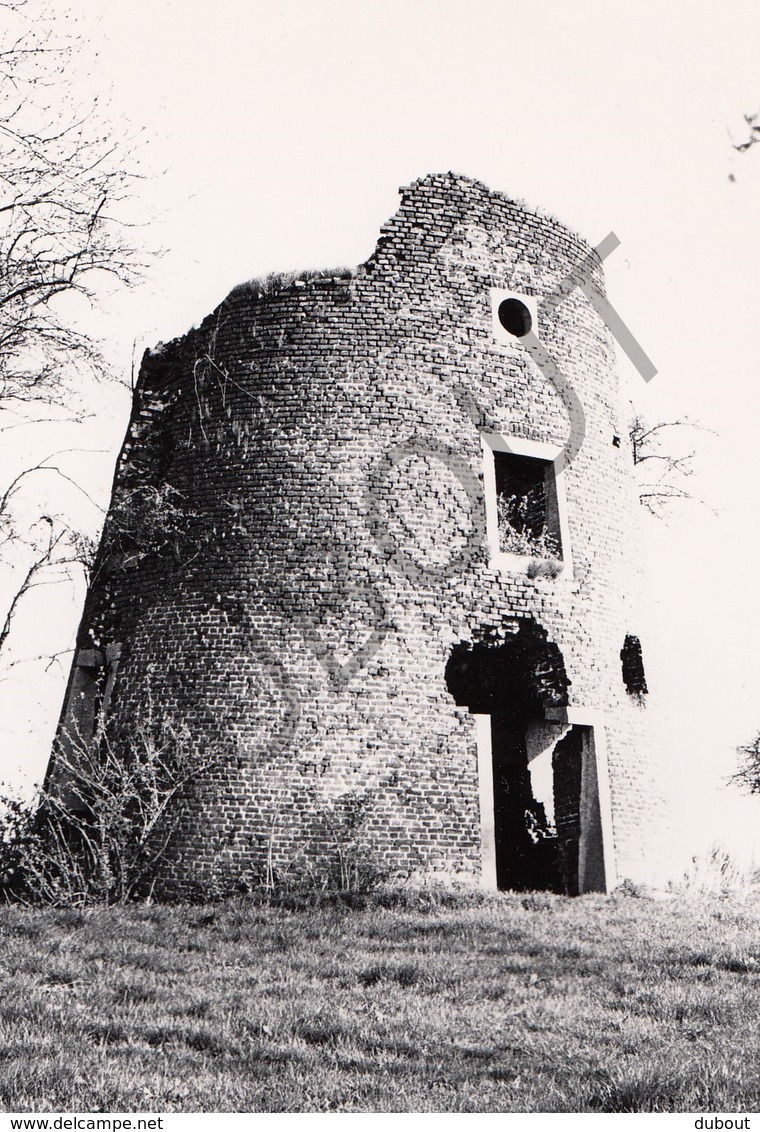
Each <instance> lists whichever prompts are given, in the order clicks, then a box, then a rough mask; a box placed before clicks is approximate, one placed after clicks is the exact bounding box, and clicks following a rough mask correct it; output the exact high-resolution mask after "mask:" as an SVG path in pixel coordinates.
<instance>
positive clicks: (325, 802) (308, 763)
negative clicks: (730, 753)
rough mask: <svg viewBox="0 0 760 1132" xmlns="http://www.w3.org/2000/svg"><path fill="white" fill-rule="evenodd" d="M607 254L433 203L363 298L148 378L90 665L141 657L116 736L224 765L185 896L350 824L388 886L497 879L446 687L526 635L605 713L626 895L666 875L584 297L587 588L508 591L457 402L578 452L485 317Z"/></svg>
mask: <svg viewBox="0 0 760 1132" xmlns="http://www.w3.org/2000/svg"><path fill="white" fill-rule="evenodd" d="M588 254H589V247H588V246H587V245H586V244H585V243H584V242H583V241H581V240H580V239H579V238H578V237H576V236H575V235H573V234H572V233H570V232H569V231H568V230H567V229H565V228H564V227H563V226H562V225H561V224H559V223H558V222H557V221H555V220H553V219H552V218H550V217H547V216H544V215H539V214H537V213H536V212H534V211H531V210H530V209H528V208H527V207H525V206H524V205H522V204H520V203H518V202H515V201H512V200H510V199H508V198H507V197H505V196H503V195H501V194H498V193H494V192H491V191H490V190H488V189H487V188H486V186H484V185H482V184H481V183H479V182H476V181H472V180H469V179H466V178H462V177H458V176H455V175H452V174H446V175H436V176H428V177H425V178H423V179H421V180H420V181H418V182H416V183H415V184H413V185H412V186H410V187H409V188H407V189H404V190H402V199H401V205H400V208H399V211H398V212H397V214H396V215H395V216H394V217H393V218H392V219H391V220H390V221H389V222H388V223H387V224H386V225H384V227H383V228H382V230H381V234H380V239H379V242H378V245H377V248H376V250H375V253H374V254H373V256H372V257H371V259H370V260H369V261H368V262H367V263H365V264H363V265H362V266H360V267H359V268H358V269H357V270H356V272H355V273H354V274H353V275H352V276H346V277H325V278H321V277H320V278H314V279H310V280H301V281H298V280H294V281H290V282H288V281H287V280H285V281H283V282H282V284H281V286H280V287H277V286H275V287H273V288H272V287H270V288H269V289H268V290H267V291H266V293H264V290H265V289H263V288H262V287H260V286H259V285H258V284H255V283H253V284H250V285H243V286H240V287H237V288H236V289H235V290H234V291H233V292H232V293H231V294H230V295H229V296H228V298H227V299H226V300H225V301H224V302H223V303H222V304H221V306H220V307H219V308H218V309H217V310H216V311H215V312H214V313H213V314H212V315H210V316H209V317H208V318H207V319H206V320H205V321H204V323H203V324H202V325H201V326H200V327H199V328H198V329H196V330H193V331H191V332H190V333H189V334H188V335H186V336H185V337H183V338H181V339H177V340H175V341H173V342H170V343H168V344H167V345H162V346H159V347H158V348H157V349H156V350H154V351H152V352H149V353H147V354H146V356H145V358H144V361H143V366H142V371H141V375H140V380H139V384H138V388H137V391H136V395H135V405H134V412H133V416H132V420H131V423H130V426H129V430H128V434H127V438H126V441H125V445H124V449H123V451H122V454H121V457H120V461H119V464H118V467H117V473H116V480H115V489H114V498H113V502H112V512H111V516H110V518H109V520H108V522H107V524H106V529H105V532H104V539H103V545H102V547H101V552H100V556H99V559H98V563H97V566H96V572H95V577H94V580H93V584H92V586H91V590H90V594H89V596H88V600H87V604H86V609H85V613H84V618H83V622H82V629H81V633H80V640H79V644H80V647H82V648H92V647H100V648H103V647H105V645H107V644H109V643H113V642H121V643H122V644H123V649H122V654H121V660H120V666H119V670H118V677H117V680H116V682H115V686H114V688H113V691H112V695H111V698H110V704H109V712H110V715H111V718H112V721H113V722H116V723H118V722H121V723H122V724H123V723H125V722H128V721H129V720H130V719H134V718H142V719H144V718H146V716H148V715H150V716H151V717H152V718H154V719H156V720H157V719H158V718H159V717H160V718H161V719H173V720H179V721H182V722H184V723H186V724H187V726H188V727H189V729H190V733H191V735H192V736H193V741H194V742H196V743H198V744H200V745H204V746H213V745H219V746H220V749H222V748H223V749H224V751H225V752H226V759H225V761H224V762H223V764H222V765H220V767H219V769H217V770H216V771H214V772H212V773H210V774H209V775H208V776H207V778H206V780H205V781H204V782H203V783H202V784H200V786H199V787H198V789H197V791H196V793H195V795H194V797H193V799H192V801H191V805H190V807H189V808H188V809H187V811H186V813H185V816H184V818H183V823H182V826H181V829H180V832H179V835H178V837H177V838H176V841H175V844H174V847H173V854H172V856H171V859H170V861H169V862H168V863H167V865H166V867H165V870H164V875H163V879H162V884H163V886H164V890H165V891H174V892H177V891H180V892H189V891H195V890H199V889H200V890H203V889H206V890H209V889H220V890H221V889H225V888H226V887H231V886H234V885H235V884H236V883H237V882H238V881H239V880H241V879H243V880H247V881H248V882H249V883H250V882H252V881H253V880H255V879H256V877H260V876H261V875H262V873H263V871H264V869H265V868H266V867H267V862H268V863H269V866H270V867H271V868H274V869H279V870H280V871H281V872H282V871H287V870H289V869H291V870H292V869H295V868H305V867H308V862H309V861H311V862H314V861H317V860H320V861H322V860H324V859H327V858H328V857H329V856H330V854H331V853H332V854H333V855H334V849H335V844H336V842H337V841H339V840H340V838H341V837H344V836H348V835H347V834H346V832H345V827H346V825H349V826H351V837H353V838H354V839H356V840H360V841H361V842H362V844H363V845H364V846H365V847H367V850H368V852H369V853H370V855H371V857H372V860H373V861H374V862H375V863H376V865H377V866H378V867H382V868H388V869H390V870H396V871H397V872H400V873H401V874H403V875H408V874H409V873H414V872H425V873H431V872H432V873H438V874H441V875H446V876H451V875H455V876H461V877H476V876H477V875H478V873H479V869H480V843H479V836H480V835H479V814H478V781H477V762H476V745H475V728H474V720H473V718H472V716H471V715H470V714H469V712H468V711H467V709H466V707H462V706H457V705H456V704H455V702H454V699H453V697H452V695H451V694H450V692H449V691H448V689H447V686H446V680H445V669H446V665H447V662H448V660H449V658H450V656H451V654H452V650H453V649H454V648H455V647H456V646H462V645H463V644H466V643H468V642H472V641H474V640H482V639H483V637H484V634H485V635H487V634H488V633H492V634H496V635H497V636H498V635H499V633H500V632H502V631H503V629H504V626H507V625H511V624H513V623H514V621H515V619H528V618H533V619H534V620H535V622H536V623H537V624H538V625H540V626H541V627H542V629H543V630H544V631H545V632H546V634H547V637H548V640H549V641H550V642H552V644H553V645H556V646H557V647H558V648H559V650H560V651H561V654H562V657H563V659H564V665H565V670H566V673H567V676H568V678H569V680H570V686H569V690H568V694H567V698H568V703H569V704H570V706H573V705H578V706H582V707H584V708H590V709H594V710H597V711H600V712H604V713H606V719H607V722H608V742H609V762H610V785H611V792H612V806H613V824H614V830H615V843H616V844H615V848H616V853H617V858H618V867H619V872H620V874H621V875H627V874H628V873H631V874H634V873H635V874H637V875H639V876H641V875H642V874H646V873H647V872H648V871H650V870H651V868H652V853H653V852H654V851H655V850H654V848H653V846H654V845H655V840H654V834H655V831H656V830H657V828H658V827H659V826H660V825H661V824H662V808H661V803H659V802H658V801H657V797H658V796H657V791H656V789H655V785H656V781H657V758H658V755H657V752H656V745H655V744H654V742H653V740H652V737H651V736H650V735H648V733H647V732H648V729H650V730H651V726H650V722H649V720H648V717H647V709H646V706H645V704H643V703H642V702H640V701H639V700H638V699H637V700H634V699H632V698H631V697H630V696H629V695H627V693H626V689H625V687H624V684H623V681H622V676H621V661H620V650H621V648H622V646H623V642H624V640H625V637H626V634H627V633H634V634H639V635H642V639H643V634H641V622H640V619H639V618H640V614H639V609H640V605H641V598H640V592H639V591H640V586H639V581H640V580H639V576H638V565H637V563H638V554H637V543H636V537H637V536H636V522H637V514H636V509H637V501H636V497H635V488H634V483H633V474H632V472H633V469H632V459H631V454H630V451H629V449H628V447H627V445H626V443H622V444H621V445H620V446H616V445H615V444H613V437H625V436H626V434H627V430H626V426H625V421H624V419H623V417H621V415H620V409H619V405H618V388H617V379H616V375H615V368H614V352H613V343H612V340H611V337H610V334H609V332H608V331H607V330H606V328H605V327H604V325H603V324H602V322H601V320H600V318H599V316H598V315H597V314H596V312H595V311H594V310H593V308H592V307H591V305H590V304H589V302H588V300H587V299H586V298H585V297H584V295H583V294H582V293H581V292H580V291H579V290H577V289H576V290H574V291H572V292H571V293H570V294H569V295H568V296H567V297H566V299H565V300H564V301H563V302H562V303H561V304H560V305H558V306H557V307H556V309H555V310H554V312H553V313H552V315H551V316H550V317H549V318H545V319H544V320H543V322H542V324H541V325H540V327H539V332H540V337H541V339H542V341H543V342H544V344H545V346H546V348H547V349H548V351H549V352H550V354H551V355H552V357H553V358H554V359H555V360H556V362H557V363H558V364H559V366H560V368H561V371H562V373H563V375H564V376H565V377H566V379H567V380H568V381H569V382H570V384H571V385H572V387H573V389H574V390H575V392H576V393H577V395H578V397H579V398H580V400H581V403H582V404H583V406H584V410H585V413H586V419H587V428H586V435H585V439H584V442H583V445H582V447H581V449H580V451H579V453H578V455H577V457H576V458H575V460H574V461H573V463H572V464H571V465H570V466H569V468H568V469H567V471H566V473H565V481H566V494H567V522H568V528H569V531H570V537H571V541H572V555H573V566H574V569H573V576H572V578H568V577H564V576H562V575H560V576H559V577H557V578H547V577H538V578H535V579H531V578H529V577H527V576H526V575H525V574H515V573H509V572H501V571H498V570H495V569H492V568H490V567H489V563H488V557H487V552H486V550H485V548H484V536H485V526H484V524H485V515H484V505H483V472H482V452H481V440H480V435H479V428H478V426H477V424H476V423H474V421H473V418H472V414H471V412H470V413H468V411H467V406H466V404H465V403H464V401H463V398H462V390H463V389H465V390H466V391H468V393H469V394H470V395H471V397H472V398H474V401H475V402H476V403H477V406H478V411H479V412H480V413H482V416H483V419H484V420H487V421H488V427H489V428H491V429H496V430H499V431H502V432H503V433H504V434H510V435H515V436H520V437H523V438H526V439H528V440H532V441H539V442H545V443H552V444H563V443H564V442H565V439H566V436H567V433H568V427H569V426H568V417H567V412H566V410H565V408H564V406H563V404H562V401H561V399H560V397H559V396H558V394H557V392H556V390H555V388H554V387H553V385H552V384H551V382H550V381H549V380H548V379H547V378H546V377H545V376H544V374H543V373H542V372H541V370H540V369H539V368H538V367H537V366H536V364H535V363H534V362H533V361H532V360H531V359H530V357H529V356H528V355H527V353H526V351H525V349H524V347H523V346H522V345H521V344H520V343H519V342H518V341H517V340H515V341H514V343H513V344H509V343H507V344H504V343H502V342H498V341H497V340H496V339H495V337H494V334H493V328H492V316H491V306H490V290H489V289H490V288H492V287H497V288H504V289H510V290H514V291H520V292H523V293H525V294H529V295H534V296H537V297H539V298H540V297H541V296H542V295H545V294H547V292H549V291H550V290H551V289H552V288H553V287H554V286H555V285H556V284H557V283H559V281H560V280H561V279H562V278H563V277H565V276H566V275H567V274H568V273H569V272H571V271H572V270H573V269H574V268H577V265H578V264H579V262H580V261H582V260H583V259H584V258H585V257H586V256H587V255H588ZM595 278H596V282H597V283H598V284H599V285H600V286H601V285H603V283H602V278H601V270H600V268H599V267H598V266H597V268H596V273H595ZM347 815H348V816H347ZM341 822H343V825H341V824H340V823H341Z"/></svg>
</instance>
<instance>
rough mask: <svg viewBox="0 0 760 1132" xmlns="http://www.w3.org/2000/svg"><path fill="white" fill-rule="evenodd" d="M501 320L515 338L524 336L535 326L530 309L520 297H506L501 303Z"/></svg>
mask: <svg viewBox="0 0 760 1132" xmlns="http://www.w3.org/2000/svg"><path fill="white" fill-rule="evenodd" d="M499 322H500V323H501V325H502V326H503V327H504V329H505V330H506V331H507V333H508V334H513V335H514V336H515V338H524V337H525V335H526V334H527V333H528V332H529V330H530V328H531V327H532V326H533V319H532V318H531V315H530V311H529V310H528V308H527V307H526V305H525V303H521V302H520V300H519V299H504V301H503V302H501V303H499Z"/></svg>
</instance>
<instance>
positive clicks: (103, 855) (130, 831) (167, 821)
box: [0, 723, 223, 906]
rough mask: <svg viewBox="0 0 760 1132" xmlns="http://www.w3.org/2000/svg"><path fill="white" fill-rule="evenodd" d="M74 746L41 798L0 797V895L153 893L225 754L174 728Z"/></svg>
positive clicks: (45, 899)
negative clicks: (193, 793) (176, 837)
mask: <svg viewBox="0 0 760 1132" xmlns="http://www.w3.org/2000/svg"><path fill="white" fill-rule="evenodd" d="M67 746H68V748H69V749H68V750H67V752H64V750H63V749H62V748H61V747H59V748H58V749H57V750H56V752H55V755H54V762H53V774H52V776H51V777H50V780H49V782H48V784H47V785H46V786H44V787H42V788H39V789H38V791H37V794H36V796H35V798H34V799H33V800H32V801H31V802H29V803H24V802H20V801H19V800H18V799H15V798H12V797H7V796H6V797H0V891H2V892H3V894H4V895H5V896H6V898H10V899H16V900H21V901H24V902H27V903H35V904H37V903H40V904H53V905H57V906H78V905H83V904H116V903H124V902H126V901H129V900H134V899H136V898H138V897H140V896H146V895H149V894H150V893H151V891H152V887H153V885H154V884H155V880H156V876H157V873H158V866H159V865H160V863H161V861H162V860H164V859H165V858H166V855H167V852H168V850H169V844H170V842H171V838H172V835H173V834H174V832H175V830H176V829H177V826H178V824H179V822H180V820H181V818H182V813H183V805H182V801H183V799H184V798H185V797H186V796H187V793H188V791H189V790H190V788H191V786H192V784H193V783H194V782H195V781H196V780H197V779H198V778H199V776H201V775H202V774H203V773H205V772H206V771H207V770H209V769H211V768H212V767H213V766H215V765H218V764H219V762H220V761H221V759H222V757H223V755H222V754H220V753H219V752H215V753H212V754H209V753H208V752H201V751H198V750H197V749H196V748H195V746H194V744H193V743H192V741H191V738H190V735H189V732H188V731H187V730H186V729H178V728H175V727H173V726H171V725H170V724H167V723H164V724H161V725H159V726H157V727H155V726H149V725H146V726H144V727H140V728H138V729H137V730H135V731H134V732H133V733H132V734H131V735H130V737H129V740H128V741H124V740H123V739H121V741H117V740H116V739H113V740H112V739H109V738H107V737H105V736H102V737H101V738H100V739H99V740H98V741H96V742H93V743H91V744H87V743H85V742H83V741H77V742H74V743H73V744H69V745H67Z"/></svg>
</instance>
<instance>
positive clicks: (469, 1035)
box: [0, 894, 760, 1113]
mask: <svg viewBox="0 0 760 1132" xmlns="http://www.w3.org/2000/svg"><path fill="white" fill-rule="evenodd" d="M759 928H760V907H758V908H757V911H755V910H753V906H748V905H741V904H731V903H729V902H727V901H717V900H714V901H712V902H701V903H700V902H691V903H688V902H685V901H682V900H669V901H660V902H655V901H649V900H641V899H636V898H632V897H612V898H604V897H581V898H578V899H574V900H573V899H567V898H564V897H557V896H547V895H543V894H536V895H533V894H527V895H522V896H521V895H518V894H504V895H501V896H498V897H496V896H494V897H489V898H476V897H471V898H466V897H461V898H457V899H453V898H452V899H450V900H443V899H442V898H441V897H436V898H425V897H424V896H419V895H418V896H416V897H412V898H409V899H408V900H407V901H406V906H405V901H404V900H402V899H400V898H397V899H396V901H395V902H393V903H392V906H390V907H383V906H380V905H378V904H377V902H375V901H373V902H372V903H370V904H369V905H368V906H367V907H365V908H362V909H350V908H348V907H347V906H346V905H344V904H340V903H332V904H327V905H324V906H322V907H317V908H311V909H302V910H287V909H286V908H283V907H257V906H255V905H252V904H234V905H232V904H228V905H224V906H219V907H216V908H212V907H208V908H199V907H182V908H172V907H159V906H147V907H146V906H134V907H130V908H110V909H94V910H92V911H84V912H80V911H74V910H66V911H55V910H49V909H47V910H29V909H23V908H18V907H6V908H2V909H0V978H1V980H2V982H1V988H2V989H1V991H0V994H1V996H2V997H1V999H0V1018H1V1021H0V1104H1V1105H2V1108H3V1110H4V1111H6V1112H7V1111H22V1112H30V1111H46V1110H50V1111H93V1110H99V1111H125V1110H126V1111H132V1112H135V1111H159V1112H170V1111H197V1110H201V1111H208V1112H214V1111H222V1112H224V1111H249V1112H259V1111H264V1112H323V1111H343V1112H386V1111H397V1112H417V1111H429V1112H432V1111H435V1112H512V1111H537V1112H552V1111H574V1112H578V1111H607V1112H610V1111H612V1112H617V1111H622V1112H630V1111H691V1110H700V1111H705V1110H707V1111H713V1112H714V1111H719V1112H721V1111H722V1112H737V1113H739V1112H747V1111H753V1110H754V1111H757V1110H758V1109H759V1108H760V935H759Z"/></svg>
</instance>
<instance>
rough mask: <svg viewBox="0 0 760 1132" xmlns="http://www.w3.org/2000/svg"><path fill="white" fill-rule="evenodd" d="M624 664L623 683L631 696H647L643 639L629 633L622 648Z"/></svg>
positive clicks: (621, 656) (621, 655) (621, 658)
mask: <svg viewBox="0 0 760 1132" xmlns="http://www.w3.org/2000/svg"><path fill="white" fill-rule="evenodd" d="M620 660H621V661H622V664H623V683H624V684H625V689H626V691H627V692H628V695H629V696H645V695H646V694H647V692H648V690H649V689H648V688H647V679H646V676H645V674H644V659H643V657H642V655H641V641H640V640H639V638H638V637H634V636H633V635H632V634H630V633H629V634H628V635H627V636H626V638H625V641H624V643H623V647H622V649H621V650H620Z"/></svg>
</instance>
